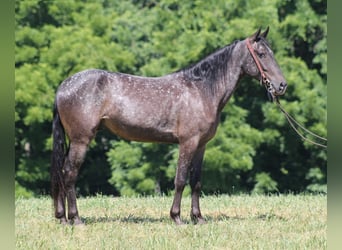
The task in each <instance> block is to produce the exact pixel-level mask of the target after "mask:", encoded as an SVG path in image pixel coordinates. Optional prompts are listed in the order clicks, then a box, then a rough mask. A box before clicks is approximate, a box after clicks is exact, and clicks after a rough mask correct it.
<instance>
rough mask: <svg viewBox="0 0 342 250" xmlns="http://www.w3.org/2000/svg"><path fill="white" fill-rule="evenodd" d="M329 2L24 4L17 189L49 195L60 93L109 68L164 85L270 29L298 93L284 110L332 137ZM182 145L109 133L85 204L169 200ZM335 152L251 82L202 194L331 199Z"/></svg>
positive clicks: (211, 157) (230, 115) (209, 157)
mask: <svg viewBox="0 0 342 250" xmlns="http://www.w3.org/2000/svg"><path fill="white" fill-rule="evenodd" d="M326 20H327V13H326V1H323V0H321V1H320V0H314V1H309V0H303V1H285V2H284V1H280V0H279V1H270V0H268V1H262V2H260V1H256V0H251V1H242V0H241V1H232V0H231V1H224V0H219V1H205V2H203V1H185V2H182V3H180V2H178V1H174V0H162V1H159V2H154V1H139V0H134V1H106V0H102V1H98V2H93V1H87V0H86V1H76V0H75V1H68V2H66V1H52V2H51V1H43V0H35V1H32V0H24V1H16V4H15V21H16V31H15V32H16V33H15V42H16V44H15V51H16V55H15V62H16V65H15V67H16V68H15V77H16V87H15V105H16V106H15V126H16V131H15V136H16V137H15V149H16V163H15V165H16V187H18V188H17V190H19V191H20V190H21V191H20V192H22V193H25V194H26V195H29V194H30V192H32V193H35V194H41V193H43V194H45V193H48V192H49V174H48V173H49V164H50V152H51V120H52V107H53V102H54V94H55V91H56V89H57V87H58V85H59V84H60V83H61V82H62V81H63V79H65V78H66V77H68V76H70V75H71V74H73V73H76V72H78V71H80V70H83V69H86V68H101V69H106V70H109V71H120V72H125V73H131V74H136V75H145V76H159V75H164V74H167V73H170V72H172V71H175V70H178V69H180V68H183V67H185V66H187V65H189V64H191V63H194V62H196V61H198V60H200V59H201V58H203V57H204V56H205V55H207V54H209V53H211V52H213V51H214V50H216V49H217V48H219V47H223V46H224V45H226V44H228V43H230V42H232V41H234V40H236V39H243V38H245V37H246V36H248V35H250V34H252V33H253V32H255V30H256V29H257V28H259V27H266V26H270V28H271V31H270V35H269V41H270V43H271V47H272V49H273V51H274V52H275V56H276V58H277V61H278V62H279V64H280V67H281V68H282V70H283V73H284V75H285V77H286V79H287V81H288V84H289V87H288V90H287V93H286V94H285V96H284V97H281V102H282V104H283V106H284V107H285V108H286V109H287V111H288V112H290V113H291V114H292V115H294V116H295V118H296V119H298V120H299V122H301V123H302V124H304V125H305V126H306V127H307V128H309V129H310V130H312V131H313V132H315V133H317V134H320V135H322V136H325V135H326V85H327V66H326V65H327V56H326V51H327V49H326V38H327V25H326ZM177 154H178V151H177V147H176V146H175V145H162V144H143V143H136V142H127V141H122V140H121V139H120V138H117V137H116V136H115V135H109V133H108V132H106V131H100V132H99V133H98V136H97V137H96V139H95V140H94V141H93V142H92V144H91V146H90V149H89V152H88V154H87V157H86V161H85V163H84V164H83V167H82V169H81V173H80V177H79V182H78V184H77V187H78V191H79V193H80V194H83V195H87V194H94V193H96V192H102V193H104V194H124V195H135V194H138V193H144V194H153V193H168V192H169V191H170V190H172V188H173V178H174V173H175V168H176V162H177ZM326 163H327V153H326V151H324V150H321V149H319V148H316V147H315V146H312V145H310V144H308V143H303V142H302V141H301V140H300V139H299V138H297V137H296V135H295V134H294V133H293V131H292V130H291V128H290V127H289V126H288V124H286V120H285V118H284V117H283V116H282V114H281V112H280V111H279V110H278V109H277V108H276V106H275V105H273V104H271V103H267V102H266V96H265V92H264V89H263V88H262V87H260V86H258V83H257V82H256V81H254V80H251V79H248V78H246V79H244V80H243V81H242V82H241V83H240V86H239V87H238V89H237V91H236V93H235V94H234V97H233V98H232V99H231V100H230V101H229V103H228V105H227V106H226V108H225V109H224V111H223V113H222V118H221V123H220V126H219V129H218V132H217V135H216V137H215V138H214V139H213V140H212V141H211V142H210V143H209V144H208V145H207V152H206V155H205V159H204V167H203V171H204V173H203V190H204V192H205V193H214V192H230V193H232V192H240V191H244V192H252V191H254V192H272V191H279V192H286V191H288V190H291V191H304V190H309V191H324V190H326Z"/></svg>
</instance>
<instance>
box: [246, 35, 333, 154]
mask: <svg viewBox="0 0 342 250" xmlns="http://www.w3.org/2000/svg"><path fill="white" fill-rule="evenodd" d="M246 44H247V48H248V50H249V52H250V53H251V55H252V57H253V59H254V62H255V64H256V66H257V68H258V70H259V72H260V75H261V79H260V83H261V84H263V85H264V86H265V87H266V89H267V92H268V96H269V97H270V98H271V99H272V102H273V101H275V102H276V104H277V105H278V107H279V109H280V110H281V112H282V113H283V114H284V115H285V117H286V119H287V121H288V122H289V124H290V125H291V127H292V128H293V130H294V131H295V132H296V133H297V134H298V135H299V136H300V137H301V138H302V139H303V140H304V141H307V142H309V143H311V144H314V145H316V146H319V147H322V148H327V145H326V143H327V141H328V140H327V139H326V138H324V137H321V136H318V135H316V134H315V133H313V132H311V131H309V130H308V129H306V128H305V127H304V126H303V125H301V124H300V123H298V122H297V121H296V120H295V119H294V118H293V117H292V116H291V115H290V114H289V113H287V112H286V111H285V110H284V108H283V107H282V106H281V105H280V102H279V99H278V96H275V95H274V94H273V92H274V88H273V86H272V84H271V81H270V80H269V79H268V78H267V77H266V74H265V72H264V70H263V69H262V67H261V64H260V61H259V59H258V58H257V56H256V54H255V51H254V49H253V48H252V45H251V42H250V40H249V39H248V38H247V39H246ZM295 124H296V125H297V126H298V127H299V128H301V129H302V130H303V131H305V132H307V133H309V134H311V135H312V136H313V138H315V139H316V140H321V141H322V142H323V141H324V142H325V143H321V142H315V141H313V140H310V139H309V138H307V137H305V136H304V135H303V134H302V133H300V132H299V130H298V129H297V128H296V126H295Z"/></svg>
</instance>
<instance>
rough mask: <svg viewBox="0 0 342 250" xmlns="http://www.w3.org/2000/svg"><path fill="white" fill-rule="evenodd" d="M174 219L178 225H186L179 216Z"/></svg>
mask: <svg viewBox="0 0 342 250" xmlns="http://www.w3.org/2000/svg"><path fill="white" fill-rule="evenodd" d="M172 220H173V221H174V222H175V223H176V225H177V226H180V225H184V223H183V221H182V220H181V218H180V217H179V216H176V217H172Z"/></svg>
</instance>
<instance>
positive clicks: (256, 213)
mask: <svg viewBox="0 0 342 250" xmlns="http://www.w3.org/2000/svg"><path fill="white" fill-rule="evenodd" d="M171 203H172V197H140V198H112V197H105V196H97V197H89V198H80V199H78V207H79V211H80V215H81V218H82V219H83V221H84V222H85V225H84V226H63V225H60V224H58V223H57V222H56V220H55V219H54V218H53V211H52V201H51V200H50V198H49V197H42V198H31V199H17V200H16V204H15V205H16V211H15V216H16V218H15V230H16V249H25V250H28V249H82V250H83V249H327V234H326V231H327V197H326V195H280V196H259V195H252V196H248V195H239V196H227V195H220V196H204V197H202V199H201V208H202V214H203V215H204V216H205V218H206V220H207V222H208V223H207V224H205V225H193V224H192V223H191V221H190V216H189V212H190V198H189V197H184V198H183V203H182V218H183V220H184V221H185V222H186V224H185V225H183V226H176V225H174V224H173V222H172V221H171V220H170V219H169V209H170V206H171Z"/></svg>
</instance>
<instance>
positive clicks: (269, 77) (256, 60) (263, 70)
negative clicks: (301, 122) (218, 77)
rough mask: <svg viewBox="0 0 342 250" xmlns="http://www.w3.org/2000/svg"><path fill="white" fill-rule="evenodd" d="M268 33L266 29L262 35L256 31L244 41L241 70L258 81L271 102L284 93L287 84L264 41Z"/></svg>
mask: <svg viewBox="0 0 342 250" xmlns="http://www.w3.org/2000/svg"><path fill="white" fill-rule="evenodd" d="M268 31H269V28H268V27H267V29H266V30H265V31H264V32H263V33H260V32H261V30H260V29H258V31H257V32H255V34H253V35H252V36H250V37H248V38H246V39H245V42H246V49H247V51H248V52H247V57H246V61H245V63H244V65H243V70H244V72H245V73H246V74H248V75H250V76H252V77H254V78H256V79H258V80H260V82H262V83H263V84H264V85H265V87H266V89H267V91H268V95H269V97H271V98H272V100H273V99H274V97H276V96H278V95H283V94H284V93H285V91H286V87H287V84H286V80H285V78H284V76H283V73H282V72H281V70H280V68H279V66H278V63H277V62H276V60H275V58H274V55H273V51H272V50H271V48H270V46H269V44H268V42H267V41H266V36H267V34H268Z"/></svg>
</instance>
